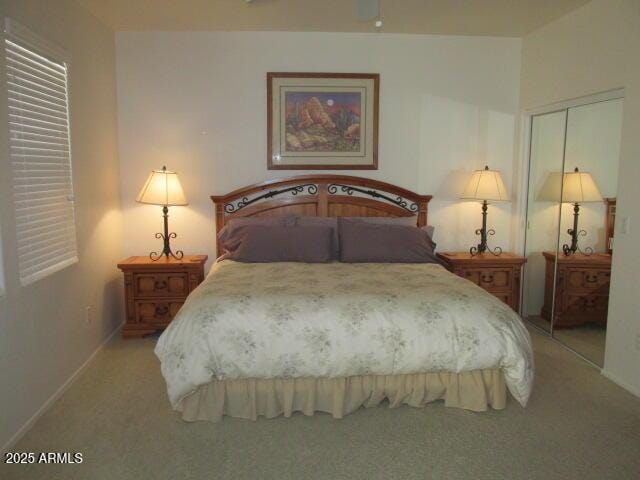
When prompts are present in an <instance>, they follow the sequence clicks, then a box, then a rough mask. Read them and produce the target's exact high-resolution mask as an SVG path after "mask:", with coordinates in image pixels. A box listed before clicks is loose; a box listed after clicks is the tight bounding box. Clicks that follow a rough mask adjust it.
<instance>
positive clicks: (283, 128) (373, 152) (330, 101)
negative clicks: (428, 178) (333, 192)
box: [267, 72, 380, 170]
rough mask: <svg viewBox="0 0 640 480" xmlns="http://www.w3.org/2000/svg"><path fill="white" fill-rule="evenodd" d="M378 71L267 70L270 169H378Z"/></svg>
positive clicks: (268, 162) (268, 156) (268, 155)
mask: <svg viewBox="0 0 640 480" xmlns="http://www.w3.org/2000/svg"><path fill="white" fill-rule="evenodd" d="M379 95H380V75H379V74H377V73H299V72H268V73H267V168H268V169H269V170H377V169H378V110H379Z"/></svg>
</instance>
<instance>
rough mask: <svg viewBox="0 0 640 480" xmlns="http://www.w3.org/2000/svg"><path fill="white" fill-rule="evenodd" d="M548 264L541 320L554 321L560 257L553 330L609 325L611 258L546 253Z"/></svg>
mask: <svg viewBox="0 0 640 480" xmlns="http://www.w3.org/2000/svg"><path fill="white" fill-rule="evenodd" d="M543 255H544V257H545V260H546V269H545V289H544V305H543V306H542V311H541V313H540V314H541V316H542V317H543V318H545V319H547V320H550V319H551V309H552V305H553V267H554V263H555V261H556V256H557V257H558V270H557V273H556V292H555V307H554V308H555V311H554V315H555V319H554V322H553V326H554V328H563V327H565V328H566V327H574V326H577V325H582V324H584V323H597V324H599V325H606V323H607V309H608V306H609V281H610V278H611V255H610V254H608V253H594V254H593V255H582V254H580V253H576V254H573V255H569V256H566V255H563V254H562V253H560V254H558V255H556V253H555V252H543Z"/></svg>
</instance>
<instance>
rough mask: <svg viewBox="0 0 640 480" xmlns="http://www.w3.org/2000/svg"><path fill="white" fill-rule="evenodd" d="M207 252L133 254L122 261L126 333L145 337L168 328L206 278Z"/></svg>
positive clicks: (119, 265)
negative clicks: (155, 257)
mask: <svg viewBox="0 0 640 480" xmlns="http://www.w3.org/2000/svg"><path fill="white" fill-rule="evenodd" d="M206 261H207V256H206V255H185V256H184V257H183V258H182V259H180V260H176V259H175V258H168V259H167V258H165V257H163V258H161V259H160V260H158V261H156V262H154V261H152V260H151V259H150V258H149V257H148V256H146V257H129V258H127V259H126V260H124V261H122V262H120V263H119V264H118V268H119V269H120V270H122V272H123V273H124V292H125V305H126V312H127V319H126V323H125V325H124V327H123V328H122V336H123V337H125V338H128V337H142V336H143V335H146V334H148V333H153V332H155V331H156V330H162V329H164V328H166V326H167V325H169V323H170V322H171V320H172V319H173V317H175V315H176V314H177V313H178V310H180V307H181V306H182V304H183V303H184V302H185V300H186V299H187V296H188V295H189V294H190V293H191V292H192V291H193V290H195V288H196V287H197V286H198V285H200V283H201V282H202V280H204V264H205V262H206Z"/></svg>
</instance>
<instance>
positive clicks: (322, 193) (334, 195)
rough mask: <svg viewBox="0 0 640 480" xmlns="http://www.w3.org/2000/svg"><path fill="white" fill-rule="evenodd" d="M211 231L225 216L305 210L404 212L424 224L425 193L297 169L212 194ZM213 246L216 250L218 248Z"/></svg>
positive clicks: (365, 213)
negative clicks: (213, 220) (291, 173)
mask: <svg viewBox="0 0 640 480" xmlns="http://www.w3.org/2000/svg"><path fill="white" fill-rule="evenodd" d="M211 200H213V204H214V207H215V216H216V233H217V232H219V231H220V230H221V229H222V228H223V227H224V225H225V223H226V222H227V221H228V220H229V219H231V218H237V217H267V216H269V217H270V216H279V215H305V216H317V217H345V216H346V217H409V216H412V215H415V216H416V225H417V226H419V227H421V226H425V225H427V206H428V204H429V200H431V195H418V194H417V193H415V192H412V191H411V190H407V189H406V188H402V187H398V186H396V185H392V184H390V183H386V182H381V181H379V180H374V179H371V178H363V177H355V176H350V175H329V174H319V175H298V176H294V177H289V178H284V179H276V180H267V181H264V182H261V183H256V184H254V185H249V186H247V187H242V188H239V189H237V190H234V191H232V192H231V193H228V194H226V195H212V196H211ZM220 253H221V251H220V248H219V247H218V254H220Z"/></svg>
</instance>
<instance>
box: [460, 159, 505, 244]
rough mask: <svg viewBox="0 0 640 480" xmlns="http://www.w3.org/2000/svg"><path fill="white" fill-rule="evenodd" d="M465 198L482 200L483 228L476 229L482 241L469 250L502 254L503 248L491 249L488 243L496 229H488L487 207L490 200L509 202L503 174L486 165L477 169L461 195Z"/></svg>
mask: <svg viewBox="0 0 640 480" xmlns="http://www.w3.org/2000/svg"><path fill="white" fill-rule="evenodd" d="M460 198H461V199H463V200H482V228H479V229H477V230H476V235H480V243H479V244H478V245H477V246H476V247H471V249H470V250H469V252H470V253H471V255H478V254H482V253H484V252H487V251H488V252H489V253H492V254H493V255H500V254H501V253H502V248H500V247H496V248H494V249H491V248H490V247H489V245H488V244H487V236H488V235H495V233H496V231H495V230H494V229H489V230H487V209H488V205H489V204H488V201H493V202H507V201H509V194H508V193H507V187H506V186H505V184H504V182H503V181H502V176H501V175H500V172H499V171H497V170H489V167H487V166H485V167H484V170H476V171H475V172H473V175H471V178H470V179H469V182H468V183H467V187H466V188H465V189H464V192H462V195H461V196H460Z"/></svg>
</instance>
